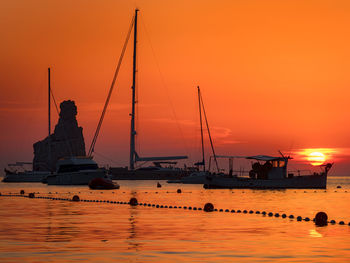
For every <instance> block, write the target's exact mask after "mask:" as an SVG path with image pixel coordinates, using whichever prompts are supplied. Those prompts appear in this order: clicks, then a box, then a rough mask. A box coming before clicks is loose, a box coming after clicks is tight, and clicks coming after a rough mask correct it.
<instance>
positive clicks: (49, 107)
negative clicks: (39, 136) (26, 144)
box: [47, 68, 51, 170]
mask: <svg viewBox="0 0 350 263" xmlns="http://www.w3.org/2000/svg"><path fill="white" fill-rule="evenodd" d="M47 70H48V94H47V95H48V97H47V98H48V123H49V125H48V126H49V127H48V130H49V134H48V137H47V138H48V151H49V154H48V161H49V165H48V169H49V170H51V139H50V134H51V76H50V68H48V69H47Z"/></svg>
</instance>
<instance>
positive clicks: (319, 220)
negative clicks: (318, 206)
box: [315, 212, 328, 226]
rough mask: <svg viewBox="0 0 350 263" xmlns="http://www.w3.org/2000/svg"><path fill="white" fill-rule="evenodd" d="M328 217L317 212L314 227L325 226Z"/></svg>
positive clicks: (323, 213)
mask: <svg viewBox="0 0 350 263" xmlns="http://www.w3.org/2000/svg"><path fill="white" fill-rule="evenodd" d="M327 220H328V215H327V214H326V213H325V212H318V213H317V214H316V216H315V224H316V226H326V225H327Z"/></svg>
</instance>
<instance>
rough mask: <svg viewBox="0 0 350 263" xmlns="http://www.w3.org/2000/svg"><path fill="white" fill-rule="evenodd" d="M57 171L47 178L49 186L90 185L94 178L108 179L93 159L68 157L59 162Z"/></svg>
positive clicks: (105, 171)
mask: <svg viewBox="0 0 350 263" xmlns="http://www.w3.org/2000/svg"><path fill="white" fill-rule="evenodd" d="M56 166H57V170H56V172H55V173H53V174H51V175H49V176H48V177H47V178H46V183H47V184H48V185H88V184H89V182H90V181H91V180H92V179H94V178H108V173H107V170H106V169H104V168H99V167H98V165H97V163H96V162H95V161H94V160H92V158H91V157H85V156H84V157H67V158H62V159H60V160H58V161H57V164H56Z"/></svg>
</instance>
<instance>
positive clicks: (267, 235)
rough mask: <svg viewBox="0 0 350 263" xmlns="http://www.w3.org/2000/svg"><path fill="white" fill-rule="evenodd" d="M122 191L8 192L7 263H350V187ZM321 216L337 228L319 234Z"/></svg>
mask: <svg viewBox="0 0 350 263" xmlns="http://www.w3.org/2000/svg"><path fill="white" fill-rule="evenodd" d="M157 182H159V183H160V184H161V187H160V188H158V187H157ZM118 183H119V185H120V189H118V190H90V189H89V188H88V187H87V186H48V185H45V184H41V183H0V193H1V196H0V262H76V261H79V262H350V225H349V222H350V202H349V201H350V177H337V176H333V177H328V186H327V189H326V190H325V189H308V190H303V189H298V190H294V189H288V190H252V189H233V190H229V189H215V190H214V189H210V190H206V189H203V187H202V185H194V184H192V185H183V184H168V183H166V181H152V180H151V181H118ZM179 189H180V190H179ZM21 190H23V191H24V194H23V195H22V196H21V194H20V192H21ZM29 193H34V197H35V198H28V194H29ZM75 195H77V196H79V199H80V200H81V201H79V202H73V201H70V200H71V199H72V198H73V196H75ZM38 197H48V199H43V198H38ZM131 198H136V199H137V201H138V203H139V205H137V206H131V205H129V204H128V202H129V201H130V199H131ZM59 199H67V200H59ZM206 203H212V204H213V205H214V209H216V210H217V211H213V212H204V211H203V207H204V205H205V204H206ZM238 210H240V212H238ZM320 211H323V212H325V213H327V215H328V219H329V221H332V220H333V221H332V222H333V223H329V224H328V225H327V226H324V227H318V226H316V225H315V224H314V222H313V221H312V219H313V218H314V217H315V214H316V213H317V212H320ZM263 212H266V215H263ZM269 213H271V214H269ZM291 215H293V217H294V218H289V217H290V216H291ZM299 216H300V217H301V218H302V220H300V221H298V219H297V218H298V217H299ZM308 219H310V221H308Z"/></svg>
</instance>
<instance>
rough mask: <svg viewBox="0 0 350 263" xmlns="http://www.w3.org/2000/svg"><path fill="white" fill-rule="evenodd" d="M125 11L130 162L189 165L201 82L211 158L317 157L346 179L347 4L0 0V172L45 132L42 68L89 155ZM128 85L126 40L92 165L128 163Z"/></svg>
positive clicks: (349, 148) (194, 151) (349, 160)
mask: <svg viewBox="0 0 350 263" xmlns="http://www.w3.org/2000/svg"><path fill="white" fill-rule="evenodd" d="M136 7H137V8H139V9H140V12H139V27H138V29H139V46H138V72H139V74H138V102H139V104H138V107H139V108H138V117H137V119H138V122H137V130H138V138H137V142H138V143H137V145H138V147H137V149H138V152H139V154H140V155H142V156H145V157H146V156H152V155H156V156H159V155H188V156H189V157H190V160H189V163H190V162H193V161H198V159H199V156H200V147H199V146H200V133H199V114H198V106H197V97H196V96H197V89H196V87H197V86H198V85H199V86H200V87H201V90H202V96H203V100H204V103H205V107H206V112H207V115H208V121H209V124H210V127H211V132H212V135H213V140H214V145H215V147H216V151H217V153H218V154H222V155H255V154H268V155H278V150H281V151H282V152H283V153H285V154H291V155H292V156H294V157H295V158H296V160H295V161H297V162H308V161H307V158H306V157H307V155H308V154H309V153H311V152H313V151H316V152H321V153H323V154H324V155H325V156H326V159H327V160H328V161H334V162H335V166H334V169H333V170H332V172H331V174H333V175H344V174H349V169H350V140H349V138H350V122H349V99H350V88H349V84H350V74H349V69H350V48H349V47H350V1H346V0H344V1H337V0H333V1H331V0H330V1H322V0H316V1H312V0H308V1H299V0H293V1H288V0H285V1H278V0H276V1H261V0H256V1H253V0H241V1H238V0H234V1H232V0H231V1H229V0H227V1H224V0H217V1H206V0H200V1H199V0H198V1H192V0H176V1H175V0H174V1H173V0H167V1H164V0H147V1H146V0H144V1H126V0H125V1H121V0H119V1H118V0H100V1H92V0H91V1H90V0H74V1H71V0H50V1H47V0H33V1H27V0H3V1H1V8H0V33H1V38H0V39H1V44H0V47H1V48H0V88H1V95H0V122H1V131H0V166H1V170H3V168H4V167H5V165H6V164H7V163H10V162H15V161H24V160H25V161H27V160H32V158H33V147H32V144H33V143H34V142H36V141H38V140H41V139H43V138H44V137H45V136H47V68H48V67H51V68H52V89H53V92H54V95H55V97H56V99H57V101H58V102H61V101H63V100H66V99H72V100H74V101H75V102H76V105H77V107H78V122H79V125H80V126H82V127H83V129H84V136H85V143H86V148H87V150H88V147H89V145H90V142H91V139H92V137H93V133H94V130H95V129H96V126H97V122H98V119H99V116H100V114H101V111H102V108H103V104H104V101H105V99H106V96H107V93H108V90H109V87H110V83H111V81H112V77H113V74H114V70H115V67H116V65H117V62H118V59H119V56H120V53H121V49H122V45H123V43H124V41H125V37H126V34H127V30H128V28H129V26H130V22H131V19H132V16H133V15H134V9H135V8H136ZM131 83H132V42H130V43H129V46H128V49H127V53H126V56H125V58H124V61H123V65H122V68H121V71H120V74H119V76H118V79H117V83H116V89H115V91H114V93H113V95H112V98H111V104H110V107H109V109H108V111H107V114H106V118H105V121H104V124H103V127H102V130H101V133H100V137H99V139H98V142H97V144H96V147H95V150H96V155H95V157H96V160H97V161H98V162H99V163H100V164H110V165H112V166H116V165H124V166H125V165H127V164H128V157H129V132H130V117H129V113H130V111H131V105H130V102H131V88H130V87H131ZM52 112H53V114H52V116H53V126H54V125H55V124H56V122H57V113H56V112H55V110H54V107H52ZM206 145H207V147H206V148H207V149H209V148H208V145H209V141H208V139H206ZM103 156H104V157H103ZM105 157H106V158H105ZM109 159H111V160H113V162H112V161H109Z"/></svg>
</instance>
